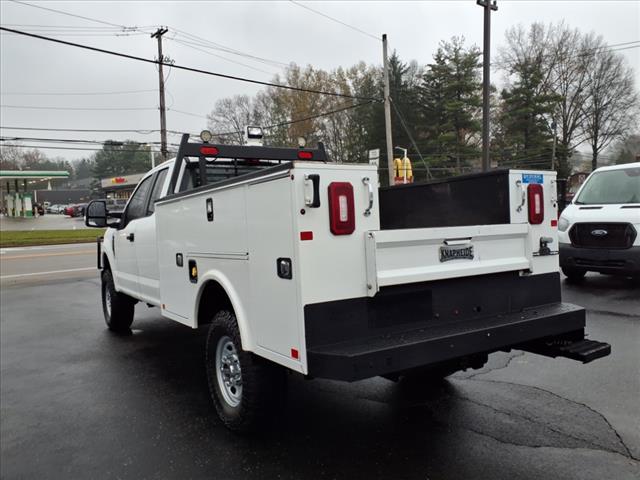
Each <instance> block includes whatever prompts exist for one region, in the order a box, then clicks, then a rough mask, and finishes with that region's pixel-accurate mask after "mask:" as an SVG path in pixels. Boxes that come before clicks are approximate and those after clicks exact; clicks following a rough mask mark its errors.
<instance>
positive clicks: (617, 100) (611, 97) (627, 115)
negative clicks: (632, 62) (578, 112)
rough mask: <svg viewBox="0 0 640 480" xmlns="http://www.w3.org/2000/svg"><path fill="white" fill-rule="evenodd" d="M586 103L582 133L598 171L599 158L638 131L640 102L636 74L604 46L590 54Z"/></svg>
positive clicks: (622, 58) (619, 56) (583, 109)
mask: <svg viewBox="0 0 640 480" xmlns="http://www.w3.org/2000/svg"><path fill="white" fill-rule="evenodd" d="M590 56H591V57H592V59H591V61H590V62H589V63H590V65H591V68H590V69H589V72H588V78H589V81H588V86H587V89H586V92H587V97H586V102H584V104H583V105H582V112H583V115H584V122H583V131H584V136H585V139H586V141H587V142H588V143H589V144H590V145H591V155H592V157H591V167H592V169H593V170H595V169H596V168H598V155H599V154H600V153H601V152H602V151H603V150H604V149H605V148H607V147H608V146H609V145H610V144H611V142H613V141H614V140H616V139H620V138H622V137H623V136H624V135H625V134H627V133H629V132H631V131H632V130H633V128H634V127H635V124H636V121H637V116H638V112H639V98H638V94H637V92H636V90H635V88H634V81H633V71H632V70H631V68H630V67H628V66H627V64H626V62H625V60H624V57H622V55H619V54H616V53H615V52H612V51H611V50H610V49H608V48H606V46H603V47H602V48H599V49H597V50H594V51H592V52H591V54H590Z"/></svg>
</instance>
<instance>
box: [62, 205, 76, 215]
mask: <svg viewBox="0 0 640 480" xmlns="http://www.w3.org/2000/svg"><path fill="white" fill-rule="evenodd" d="M74 208H75V205H67V206H66V207H64V210H63V211H62V213H64V214H65V215H67V216H69V217H73V210H74Z"/></svg>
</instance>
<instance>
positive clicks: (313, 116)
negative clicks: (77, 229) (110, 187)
mask: <svg viewBox="0 0 640 480" xmlns="http://www.w3.org/2000/svg"><path fill="white" fill-rule="evenodd" d="M371 103H373V101H368V102H363V103H357V104H355V105H346V106H343V107H340V108H336V109H334V110H329V111H326V112H321V113H318V114H314V115H309V116H307V117H303V118H296V119H293V120H289V121H286V122H279V123H275V124H272V125H267V126H265V127H263V130H272V129H274V128H278V127H283V126H287V125H293V124H295V123H300V122H306V121H308V120H314V119H316V118H321V117H326V116H329V115H334V114H336V113H340V112H343V111H346V110H351V109H355V108H359V107H363V106H365V105H369V104H371ZM181 113H187V114H188V112H181ZM192 115H195V114H192ZM2 129H6V130H27V131H47V132H89V133H141V134H150V133H156V132H159V130H157V129H149V130H127V129H75V128H44V127H5V126H0V130H2ZM167 133H172V134H175V135H182V134H183V133H184V132H178V131H175V130H168V131H167ZM236 133H242V132H239V131H232V132H223V133H214V134H213V136H214V137H221V136H225V135H232V134H236ZM13 139H25V140H27V139H29V140H36V139H35V138H31V137H13ZM41 140H42V141H48V140H47V139H41ZM51 140H55V141H74V142H75V141H77V142H85V140H65V139H51ZM86 142H89V141H88V140H87V141H86ZM105 142H106V141H105ZM98 143H99V142H98ZM102 143H104V142H102ZM137 143H145V144H147V143H158V142H137ZM171 145H177V144H171ZM5 146H8V145H5ZM34 148H37V147H34ZM40 148H48V147H40Z"/></svg>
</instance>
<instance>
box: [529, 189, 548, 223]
mask: <svg viewBox="0 0 640 480" xmlns="http://www.w3.org/2000/svg"><path fill="white" fill-rule="evenodd" d="M527 195H528V200H529V223H530V224H532V225H539V224H541V223H542V221H543V220H544V193H543V190H542V185H540V184H539V183H530V184H529V187H528V188H527Z"/></svg>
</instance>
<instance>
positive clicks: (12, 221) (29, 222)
mask: <svg viewBox="0 0 640 480" xmlns="http://www.w3.org/2000/svg"><path fill="white" fill-rule="evenodd" d="M85 228H90V227H87V226H85V224H84V219H83V218H82V217H73V218H72V217H68V216H66V215H60V214H57V213H47V214H45V215H42V216H40V217H27V218H22V217H5V216H4V215H0V230H1V231H10V230H78V229H85Z"/></svg>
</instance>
